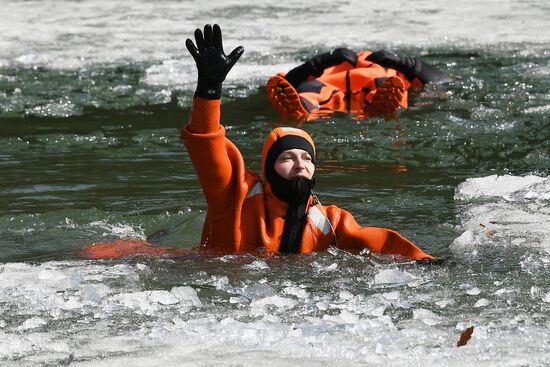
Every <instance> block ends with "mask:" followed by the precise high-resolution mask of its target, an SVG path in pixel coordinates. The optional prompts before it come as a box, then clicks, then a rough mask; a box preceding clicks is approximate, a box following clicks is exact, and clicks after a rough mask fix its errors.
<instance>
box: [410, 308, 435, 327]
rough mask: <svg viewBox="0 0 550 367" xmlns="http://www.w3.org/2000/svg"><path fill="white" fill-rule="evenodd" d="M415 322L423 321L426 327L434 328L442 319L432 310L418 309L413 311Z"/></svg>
mask: <svg viewBox="0 0 550 367" xmlns="http://www.w3.org/2000/svg"><path fill="white" fill-rule="evenodd" d="M413 320H421V321H422V322H424V323H425V324H426V325H430V326H434V325H437V324H439V323H440V317H439V316H438V315H436V314H435V313H434V312H432V311H430V310H426V309H423V308H417V309H415V310H413Z"/></svg>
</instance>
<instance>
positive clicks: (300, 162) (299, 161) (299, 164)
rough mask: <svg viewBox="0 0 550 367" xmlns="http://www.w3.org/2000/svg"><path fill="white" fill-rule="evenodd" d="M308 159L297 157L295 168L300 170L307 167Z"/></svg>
mask: <svg viewBox="0 0 550 367" xmlns="http://www.w3.org/2000/svg"><path fill="white" fill-rule="evenodd" d="M305 163H306V161H305V160H304V159H302V158H296V161H294V168H295V169H296V170H298V171H301V170H303V169H304V168H306V164H305Z"/></svg>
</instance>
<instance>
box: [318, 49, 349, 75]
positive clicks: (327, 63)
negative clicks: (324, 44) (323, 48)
mask: <svg viewBox="0 0 550 367" xmlns="http://www.w3.org/2000/svg"><path fill="white" fill-rule="evenodd" d="M345 61H347V62H349V63H350V64H351V65H352V66H355V64H356V63H357V54H356V53H355V52H354V51H353V50H350V49H349V48H344V47H341V48H335V49H334V50H332V51H329V52H325V53H322V54H319V55H316V56H313V57H312V58H310V59H309V60H308V63H309V64H310V65H311V69H312V70H311V71H312V75H313V76H320V75H321V74H323V71H324V70H325V69H326V68H329V67H331V66H335V65H338V64H341V63H343V62H345Z"/></svg>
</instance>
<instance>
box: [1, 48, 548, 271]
mask: <svg viewBox="0 0 550 367" xmlns="http://www.w3.org/2000/svg"><path fill="white" fill-rule="evenodd" d="M409 52H410V51H409ZM424 59H425V60H428V61H430V62H432V63H434V64H436V65H438V66H439V67H440V68H442V69H444V70H446V71H447V72H449V73H450V74H452V75H453V76H455V77H456V81H454V82H453V83H451V84H449V85H446V86H437V87H433V86H430V87H427V88H425V89H424V90H422V91H420V92H419V93H412V94H411V98H410V105H411V108H410V109H409V110H402V111H401V112H400V114H399V120H398V121H388V122H386V121H383V120H381V119H370V120H366V121H353V120H352V119H351V117H350V116H348V115H345V114H340V115H336V116H334V117H333V118H331V119H329V120H323V121H316V122H314V123H305V124H303V125H302V126H301V127H302V128H304V129H306V130H307V131H308V132H309V133H310V134H311V135H312V136H313V137H314V139H315V141H316V143H317V145H318V152H319V159H318V165H317V187H316V190H317V192H318V194H319V197H320V199H321V201H322V202H323V203H325V204H327V203H334V204H336V205H339V206H341V207H343V208H346V209H348V210H349V211H351V212H352V213H354V214H355V216H356V218H357V219H358V221H359V222H360V223H362V224H364V225H373V226H386V227H390V228H395V229H397V230H399V231H401V232H403V233H404V234H406V235H407V236H408V237H410V238H414V239H415V241H416V242H417V243H419V244H422V245H423V247H425V248H426V249H427V250H428V251H429V252H432V253H434V254H436V255H440V256H448V251H447V247H448V245H449V244H450V243H451V242H452V241H453V239H454V238H455V237H456V236H457V232H456V230H455V229H454V227H455V226H456V225H457V224H459V223H458V222H457V208H456V203H455V201H454V199H453V195H454V190H455V187H456V186H457V184H459V183H460V182H462V181H464V180H465V179H466V178H469V177H480V176H486V175H491V174H495V173H496V174H514V175H523V174H527V173H534V174H541V175H546V174H547V173H548V168H549V165H548V162H549V159H550V156H549V151H550V149H549V144H550V143H549V140H550V139H549V137H550V136H549V135H550V132H549V131H550V129H548V113H547V112H548V100H549V95H548V89H549V81H548V77H547V74H548V60H549V56H548V55H547V54H545V53H543V54H542V55H526V56H522V55H521V54H520V53H518V52H516V51H512V52H499V51H495V52H494V53H488V52H480V51H471V52H464V51H462V52H457V51H452V52H448V51H444V50H436V51H434V52H433V53H432V54H430V55H426V56H424ZM145 67H146V65H127V66H125V65H118V66H116V67H107V66H104V67H99V68H97V69H93V70H79V71H59V70H47V69H42V68H40V69H31V70H29V69H20V68H5V69H3V70H0V74H2V76H3V77H2V79H0V80H2V84H0V86H1V88H2V90H3V95H4V96H5V99H6V100H7V101H8V102H5V103H4V108H3V111H0V112H2V113H1V115H2V116H3V117H2V118H1V120H0V121H1V124H2V129H1V132H0V146H1V148H0V154H1V155H0V165H1V169H2V180H1V181H0V185H1V186H0V189H1V190H0V233H1V235H0V247H1V251H0V253H1V254H0V260H1V261H13V260H25V258H26V257H27V256H30V257H34V256H39V257H41V256H46V257H48V258H64V257H65V256H68V255H64V253H65V252H66V251H68V250H73V249H78V248H80V247H81V246H82V245H84V244H86V243H89V242H93V241H97V240H99V239H101V238H103V237H104V236H109V233H108V229H107V228H101V227H102V226H99V225H94V224H93V223H98V222H101V223H103V224H104V225H103V227H105V225H124V226H128V227H130V228H133V229H134V230H135V231H136V233H141V234H143V235H145V236H148V235H151V234H153V233H156V234H157V235H156V236H155V239H156V240H157V241H158V242H160V243H170V244H173V245H177V246H182V247H191V246H193V245H194V244H196V243H197V239H198V237H199V233H200V228H201V217H202V215H203V212H204V210H205V209H206V207H205V203H204V200H203V198H202V195H201V191H200V187H199V185H198V182H197V179H196V177H195V175H194V171H193V168H192V166H191V164H190V162H189V159H188V156H187V154H186V152H185V148H184V146H183V144H182V143H181V142H180V140H179V128H180V127H181V126H182V125H183V124H184V123H185V121H186V120H187V117H188V114H189V101H190V98H191V96H190V93H191V92H190V91H185V90H179V91H178V90H174V91H172V92H171V94H168V95H169V101H167V102H166V103H154V100H153V97H152V96H154V95H156V94H158V89H159V88H157V87H148V86H147V85H144V84H143V83H141V82H140V81H139V78H140V76H142V75H143V73H144V69H145ZM117 85H118V86H120V85H124V86H126V87H125V88H118V89H117V88H116V86H117ZM16 88H18V89H19V91H20V92H14V90H15V89H16ZM239 89H242V86H238V85H237V86H232V85H230V86H229V88H227V89H226V95H235V94H237V92H236V91H238V90H239ZM248 89H251V92H249V93H248V94H249V95H248V96H245V97H244V98H235V97H233V98H229V97H228V98H226V99H228V102H227V103H224V105H223V107H222V109H223V114H222V120H223V123H224V124H225V125H226V127H228V137H229V138H230V139H231V140H233V141H234V142H235V143H236V144H237V146H238V147H239V148H240V149H241V151H242V153H243V155H244V157H245V160H246V163H247V166H248V167H249V169H252V170H256V171H259V170H260V154H259V153H260V151H261V146H262V144H263V139H264V136H265V135H266V133H267V132H268V131H269V128H271V127H273V126H277V125H280V124H283V123H284V122H282V121H279V120H278V117H277V115H276V114H275V113H274V112H273V111H272V110H271V107H270V106H269V105H268V103H267V101H266V98H265V94H264V91H263V88H261V87H260V88H259V89H257V90H256V91H254V90H253V88H252V87H249V88H248ZM113 90H116V91H118V93H119V95H118V96H115V95H114V94H113V93H114V92H113ZM140 90H142V91H144V92H141V93H138V92H136V91H140ZM14 93H15V94H17V93H19V94H20V96H19V97H17V98H15V97H13V96H14ZM10 96H12V98H10ZM140 96H141V97H140ZM143 96H145V97H143ZM52 99H53V100H54V101H55V100H58V99H59V100H63V99H65V100H66V101H67V103H68V104H69V105H71V106H75V107H71V108H69V109H64V111H65V112H64V113H61V112H59V111H57V112H56V111H53V112H52V111H49V112H44V108H43V107H40V106H44V105H48V104H44V102H43V101H44V100H52ZM21 101H23V102H21ZM37 101H38V102H37ZM41 101H42V102H41ZM17 102H19V103H20V107H19V110H17V108H15V107H13V106H14V105H16V103H17ZM143 102H146V103H147V104H143ZM10 103H11V104H10ZM33 103H35V104H37V105H35V106H33V105H32V104H33ZM23 105H24V106H26V107H25V108H23V107H22V106H23ZM93 105H98V106H100V107H99V108H97V107H93ZM10 106H11V107H10ZM39 107H40V108H39ZM58 107H59V106H58ZM49 108H52V107H51V105H50V106H49ZM37 111H38V112H41V113H42V116H36V114H37ZM75 111H76V113H75ZM67 112H70V113H72V114H73V115H72V116H64V114H66V113H67ZM44 115H46V116H44ZM51 115H53V116H51ZM59 115H61V116H59ZM159 233H160V234H161V235H158V234H159ZM111 234H112V233H111ZM115 236H116V235H115Z"/></svg>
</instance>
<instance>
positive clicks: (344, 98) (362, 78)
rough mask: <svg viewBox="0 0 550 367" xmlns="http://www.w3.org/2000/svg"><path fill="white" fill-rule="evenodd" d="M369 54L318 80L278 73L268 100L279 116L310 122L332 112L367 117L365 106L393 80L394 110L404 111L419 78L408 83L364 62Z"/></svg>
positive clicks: (400, 75)
mask: <svg viewBox="0 0 550 367" xmlns="http://www.w3.org/2000/svg"><path fill="white" fill-rule="evenodd" d="M371 53H372V52H371V51H362V52H358V53H357V61H356V64H355V65H351V64H350V63H349V62H342V63H340V64H338V65H335V66H332V67H329V68H327V69H325V70H324V71H323V72H322V74H321V75H320V76H318V77H315V76H312V75H309V76H308V77H307V80H305V81H303V82H301V81H300V82H298V83H294V82H292V81H291V80H286V79H285V77H286V76H287V74H285V73H279V74H278V75H276V76H273V77H271V78H270V79H269V81H268V82H267V84H266V93H267V96H268V99H269V100H270V102H271V104H272V105H273V107H274V108H275V109H276V110H277V111H278V112H279V113H280V114H281V115H288V116H291V117H293V118H297V119H304V118H306V117H307V119H308V120H309V119H313V118H317V117H322V116H326V115H329V114H331V113H332V112H335V111H339V112H352V113H355V114H356V115H357V116H358V117H367V116H365V112H366V110H367V107H368V106H369V105H370V104H371V103H372V102H373V99H374V96H375V95H376V93H377V91H378V88H379V87H380V85H381V84H382V83H383V82H384V81H386V80H387V79H388V78H391V77H395V78H398V79H394V82H398V83H399V88H400V90H399V94H398V98H399V100H398V101H397V103H396V104H395V108H397V107H403V108H407V106H408V102H407V89H408V88H409V87H411V86H414V87H421V86H422V84H423V83H422V81H420V80H419V79H418V78H414V79H412V78H411V80H408V79H407V78H406V77H405V75H404V74H403V73H401V72H399V71H397V70H395V69H392V68H385V67H383V66H381V65H379V64H377V63H374V62H371V61H369V60H367V57H368V56H369V55H371ZM367 115H368V114H367Z"/></svg>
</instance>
